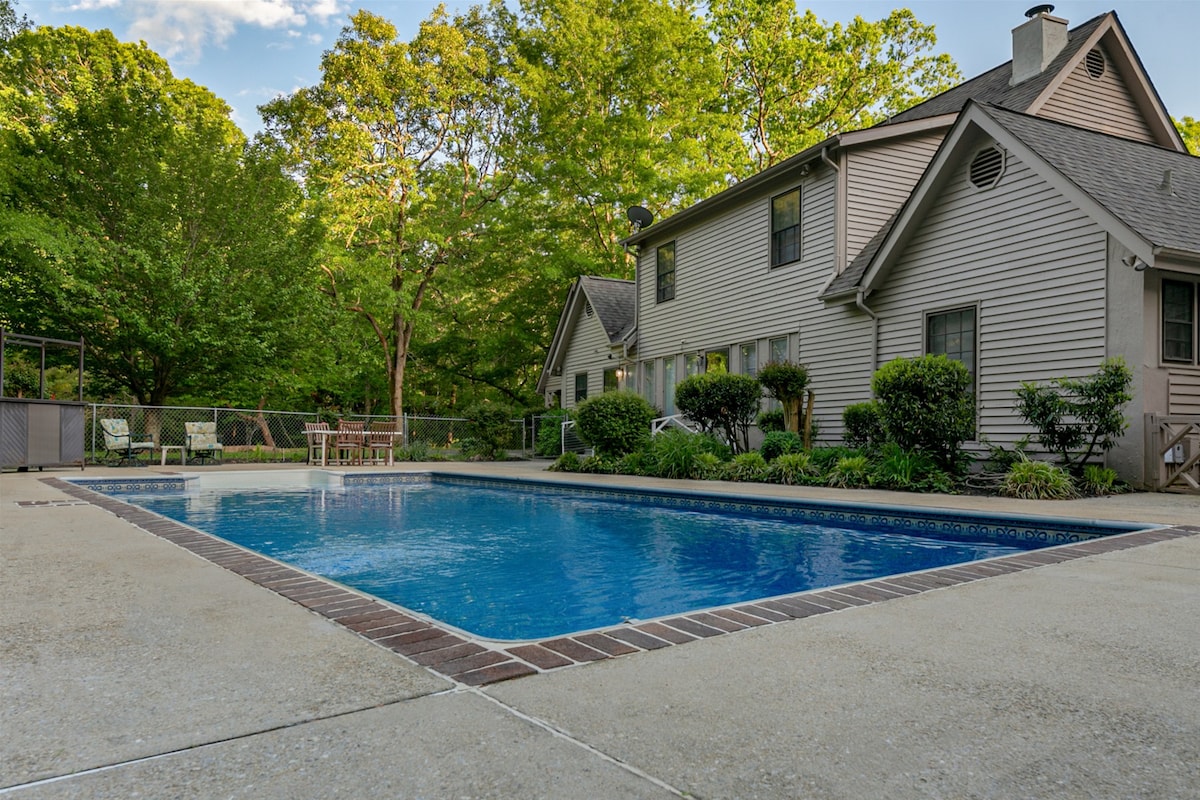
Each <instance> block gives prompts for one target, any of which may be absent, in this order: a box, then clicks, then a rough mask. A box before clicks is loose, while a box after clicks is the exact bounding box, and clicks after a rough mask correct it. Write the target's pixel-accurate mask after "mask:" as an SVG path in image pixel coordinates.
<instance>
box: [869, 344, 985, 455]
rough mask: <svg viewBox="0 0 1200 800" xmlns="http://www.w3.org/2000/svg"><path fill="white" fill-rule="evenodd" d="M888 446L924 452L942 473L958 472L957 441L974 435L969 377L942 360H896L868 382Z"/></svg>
mask: <svg viewBox="0 0 1200 800" xmlns="http://www.w3.org/2000/svg"><path fill="white" fill-rule="evenodd" d="M871 388H872V389H873V390H874V392H875V396H876V398H877V404H878V409H879V419H880V422H881V424H882V427H883V431H884V434H885V435H886V437H887V440H888V441H889V442H894V443H896V444H897V445H899V446H900V447H901V448H902V449H904V450H919V451H921V452H923V453H926V454H928V455H929V456H930V457H932V458H933V459H934V461H936V462H937V464H938V466H939V467H941V468H942V469H943V470H952V471H955V472H957V471H959V470H960V469H961V466H962V465H961V461H962V443H963V442H965V441H966V440H968V439H970V438H971V437H972V436H973V435H974V434H975V397H974V395H972V394H971V374H970V373H969V372H968V371H967V368H966V367H965V366H964V365H963V364H962V363H960V362H958V361H952V360H951V359H949V358H947V357H946V356H921V357H920V358H897V359H896V360H894V361H891V362H889V363H887V364H884V365H883V366H882V367H880V368H879V369H878V370H876V372H875V375H874V377H873V378H872V379H871Z"/></svg>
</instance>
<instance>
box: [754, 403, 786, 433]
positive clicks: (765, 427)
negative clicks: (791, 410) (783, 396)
mask: <svg viewBox="0 0 1200 800" xmlns="http://www.w3.org/2000/svg"><path fill="white" fill-rule="evenodd" d="M754 424H755V425H757V426H758V429H759V430H760V431H762V432H763V433H770V432H771V431H781V430H783V429H784V428H783V409H782V408H774V409H771V410H770V411H764V412H762V413H761V414H759V415H758V417H756V418H755V420H754Z"/></svg>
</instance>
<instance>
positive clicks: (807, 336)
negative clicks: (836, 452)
mask: <svg viewBox="0 0 1200 800" xmlns="http://www.w3.org/2000/svg"><path fill="white" fill-rule="evenodd" d="M800 361H801V363H803V364H805V365H806V366H807V367H808V371H809V384H810V386H811V388H812V390H813V392H814V394H815V395H816V401H815V405H814V406H813V412H814V413H813V416H814V419H815V420H816V422H817V429H818V434H817V440H818V441H819V442H821V443H822V444H838V443H839V442H840V441H841V438H842V409H844V408H845V407H846V406H848V405H850V404H851V403H861V402H863V401H865V400H870V399H871V373H872V367H871V319H870V317H868V316H867V315H866V314H864V313H863V312H861V311H859V310H858V308H856V307H855V306H854V305H834V306H829V307H825V306H823V305H821V303H820V302H818V301H815V300H810V301H808V303H806V306H805V314H804V321H803V323H801V327H800Z"/></svg>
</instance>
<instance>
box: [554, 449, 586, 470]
mask: <svg viewBox="0 0 1200 800" xmlns="http://www.w3.org/2000/svg"><path fill="white" fill-rule="evenodd" d="M579 465H580V459H579V455H578V454H576V453H574V452H572V451H570V450H568V451H567V452H565V453H563V454H562V455H561V456H559V457H558V458H556V459H555V460H554V463H553V464H551V465H550V467H549V469H550V471H551V472H579Z"/></svg>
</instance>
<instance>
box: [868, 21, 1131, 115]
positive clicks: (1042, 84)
mask: <svg viewBox="0 0 1200 800" xmlns="http://www.w3.org/2000/svg"><path fill="white" fill-rule="evenodd" d="M1111 13H1112V12H1108V13H1106V14H1101V15H1100V16H1098V17H1093V18H1092V19H1089V20H1088V21H1087V22H1084V23H1082V24H1080V25H1077V26H1075V27H1074V28H1072V29H1071V30H1069V31H1067V44H1066V46H1065V47H1063V49H1062V52H1061V53H1059V54H1058V55H1057V56H1055V57H1054V60H1053V61H1051V62H1050V64H1049V66H1047V67H1046V69H1045V70H1043V71H1042V72H1041V74H1039V75H1036V76H1034V77H1032V78H1029V79H1028V80H1025V81H1022V82H1021V83H1019V84H1017V85H1016V86H1009V81H1010V80H1011V79H1012V61H1007V62H1005V63H1003V64H1001V65H1000V66H998V67H996V68H994V69H991V70H988V71H987V72H985V73H983V74H982V75H979V76H977V77H974V78H972V79H971V80H969V81H966V82H964V83H960V84H959V85H958V86H955V87H954V88H953V89H947V90H946V91H944V92H942V93H941V94H939V95H935V96H933V97H931V98H929V99H928V100H926V101H925V102H923V103H919V104H917V105H915V106H913V107H912V108H909V109H907V110H905V111H902V112H900V113H899V114H897V115H895V116H894V117H892V118H891V119H889V120H887V121H886V122H883V123H881V125H894V124H896V123H898V122H911V121H913V120H918V119H925V118H927V117H939V116H941V115H943V114H957V113H958V112H959V111H962V109H963V106H965V105H966V104H967V101H968V100H974V101H975V102H977V103H985V104H989V105H997V106H1003V107H1004V108H1011V109H1013V110H1015V111H1025V110H1027V109H1028V108H1029V106H1030V105H1031V104H1032V103H1033V101H1034V100H1036V99H1037V98H1038V96H1039V95H1041V93H1042V92H1043V91H1045V89H1046V87H1047V86H1049V85H1050V82H1051V81H1053V80H1054V79H1055V78H1056V77H1058V74H1059V73H1060V72H1061V71H1062V69H1063V67H1064V66H1066V63H1067V62H1068V61H1070V60H1071V58H1072V57H1073V56H1074V55H1075V54H1076V53H1078V52H1079V48H1080V47H1081V46H1082V45H1083V43H1084V42H1085V41H1087V39H1088V37H1089V36H1091V35H1092V34H1093V33H1094V32H1095V30H1096V28H1098V27H1099V26H1100V24H1101V23H1102V22H1104V20H1105V18H1107V17H1108V16H1109V15H1110V14H1111ZM877 127H878V126H877Z"/></svg>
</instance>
